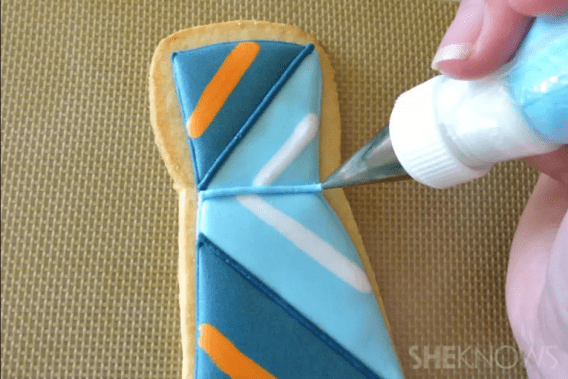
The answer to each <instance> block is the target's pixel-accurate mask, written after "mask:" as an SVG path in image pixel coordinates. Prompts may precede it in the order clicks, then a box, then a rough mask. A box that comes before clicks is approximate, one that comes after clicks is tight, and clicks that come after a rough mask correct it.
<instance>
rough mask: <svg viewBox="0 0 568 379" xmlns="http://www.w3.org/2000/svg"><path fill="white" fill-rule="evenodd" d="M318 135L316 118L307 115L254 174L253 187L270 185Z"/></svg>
mask: <svg viewBox="0 0 568 379" xmlns="http://www.w3.org/2000/svg"><path fill="white" fill-rule="evenodd" d="M317 134H318V116H317V115H316V114H314V113H309V114H308V115H307V116H306V117H304V119H303V120H302V121H300V123H299V124H298V125H296V129H294V132H293V133H292V135H291V136H290V138H288V140H287V141H286V142H285V143H284V144H283V145H282V147H281V148H280V149H279V150H278V151H277V152H276V154H274V155H273V156H272V158H270V160H269V161H268V162H267V163H266V164H265V165H264V167H262V169H260V171H259V172H258V174H256V176H255V178H254V180H253V185H254V186H266V185H269V184H270V183H272V182H273V181H274V180H275V179H276V178H277V177H278V176H280V174H282V173H283V172H284V170H286V168H287V167H288V166H290V164H291V163H292V162H293V161H294V159H296V158H297V157H298V155H300V153H301V152H302V151H304V149H305V148H306V146H307V145H308V143H310V141H311V140H313V139H314V138H315V137H316V136H317Z"/></svg>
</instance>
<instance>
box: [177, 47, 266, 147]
mask: <svg viewBox="0 0 568 379" xmlns="http://www.w3.org/2000/svg"><path fill="white" fill-rule="evenodd" d="M259 51H260V45H259V44H258V43H255V42H241V43H239V44H238V45H237V46H235V48H234V49H233V51H231V52H230V53H229V55H227V58H225V61H224V62H223V63H222V64H221V67H219V70H217V73H215V76H213V79H211V81H210V82H209V84H208V85H207V87H205V89H204V90H203V93H202V94H201V97H200V98H199V101H198V102H197V105H196V106H195V109H194V110H193V113H192V114H191V116H190V117H189V119H188V120H187V129H188V132H189V136H190V137H191V138H198V137H200V136H201V135H202V134H203V133H205V131H206V130H207V128H208V127H209V125H210V124H211V122H212V121H213V119H214V118H215V116H217V113H219V110H221V108H222V107H223V104H225V101H227V98H228V97H229V95H230V94H231V92H233V90H234V89H235V87H236V86H237V84H239V81H240V80H241V78H242V77H243V75H244V73H245V71H246V70H247V69H248V68H249V67H250V65H251V64H252V62H253V61H254V59H255V58H256V55H257V54H258V52H259Z"/></svg>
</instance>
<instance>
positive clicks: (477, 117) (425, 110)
mask: <svg viewBox="0 0 568 379" xmlns="http://www.w3.org/2000/svg"><path fill="white" fill-rule="evenodd" d="M566 143H568V13H564V14H561V15H558V16H550V17H539V18H537V19H536V20H535V22H534V23H533V25H532V27H531V29H530V31H529V32H528V34H527V36H526V38H525V40H524V41H523V43H522V45H521V47H520V48H519V50H518V52H517V54H516V55H515V57H514V58H513V59H512V61H511V62H510V63H508V64H507V65H506V66H505V67H503V68H502V69H500V70H499V71H498V72H496V73H493V74H491V75H490V76H487V77H485V78H482V79H478V80H469V81H467V80H456V79H451V78H449V77H446V76H444V75H439V76H436V77H434V78H432V79H430V80H428V81H426V82H424V83H422V84H420V85H418V86H416V87H414V88H412V89H410V90H409V91H407V92H405V93H403V94H402V95H401V96H400V97H399V98H398V99H397V100H396V102H395V105H394V108H393V111H392V113H391V117H390V122H389V126H387V127H386V128H384V129H383V130H382V131H381V132H380V133H379V134H378V135H377V136H375V137H374V138H373V139H372V140H371V141H370V142H368V143H367V144H366V145H365V146H363V147H362V148H361V149H360V150H359V151H357V152H356V153H355V154H354V155H353V157H351V158H350V159H349V160H347V162H346V163H345V164H343V165H342V166H341V167H340V168H339V169H338V170H337V171H335V172H334V173H333V174H331V176H329V177H328V178H327V179H326V180H324V181H323V182H322V188H324V189H326V188H335V187H343V186H348V185H354V184H363V183H371V182H382V181H392V180H400V179H407V178H413V179H415V180H417V181H418V182H420V183H422V184H425V185H427V186H430V187H434V188H447V187H451V186H454V185H457V184H460V183H464V182H467V181H469V180H472V179H476V178H480V177H482V176H484V175H485V174H487V173H488V172H489V170H490V169H491V166H492V165H493V164H495V163H497V162H503V161H508V160H511V159H516V158H522V157H527V156H531V155H537V154H544V153H547V152H550V151H554V150H556V149H558V148H559V147H561V146H562V145H563V144H566ZM564 148H565V149H566V154H568V148H566V146H565V147H564Z"/></svg>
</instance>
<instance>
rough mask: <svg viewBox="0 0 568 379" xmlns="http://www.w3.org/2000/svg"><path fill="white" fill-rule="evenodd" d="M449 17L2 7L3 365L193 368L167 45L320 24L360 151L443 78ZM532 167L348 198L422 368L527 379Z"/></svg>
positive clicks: (341, 11) (27, 369)
mask: <svg viewBox="0 0 568 379" xmlns="http://www.w3.org/2000/svg"><path fill="white" fill-rule="evenodd" d="M455 9H456V4H454V3H448V2H442V1H434V0H431V1H426V0H366V1H349V0H327V1H326V0H321V1H306V0H300V1H295V0H294V1H266V0H249V1H231V0H225V1H209V0H207V1H205V0H195V1H168V2H164V1H153V0H146V1H141V2H140V1H125V0H120V1H108V2H106V1H40V0H30V1H26V2H23V1H14V0H6V1H3V2H2V46H1V47H2V69H1V70H2V87H1V90H2V105H1V111H2V156H1V159H2V167H1V168H2V230H1V232H2V246H1V247H2V316H1V317H2V363H1V368H2V371H1V374H2V376H3V377H5V378H26V377H36V378H40V377H42V378H64V377H76V378H80V377H109V378H114V377H148V378H150V377H166V378H178V377H180V373H181V345H180V337H179V311H178V299H177V296H178V295H177V293H178V285H177V278H176V264H177V201H176V198H175V192H174V190H173V189H172V188H171V181H170V179H169V176H168V174H167V172H166V169H165V168H164V165H163V163H162V161H161V160H160V157H159V154H158V151H157V149H156V147H155V146H154V142H153V135H152V132H151V128H150V122H149V114H148V100H147V98H148V95H147V92H148V91H147V83H148V80H147V75H148V66H149V62H150V58H151V56H152V53H153V51H154V48H155V46H156V44H157V43H158V41H159V40H160V39H161V38H162V37H164V36H166V35H168V34H170V33H172V32H174V31H176V30H179V29H182V28H186V27H190V26H195V25H201V24H206V23H211V22H220V21H226V20H235V19H256V20H267V21H275V22H282V23H287V24H293V25H297V26H299V27H301V28H303V29H305V30H306V31H308V32H310V33H312V34H313V35H314V36H316V37H317V38H319V39H320V40H321V42H322V43H323V45H324V46H325V48H326V49H327V51H328V53H329V55H330V58H331V60H332V64H333V66H334V68H335V70H336V79H337V82H338V89H339V96H340V103H341V112H342V120H343V143H342V149H343V153H342V154H343V158H344V159H346V158H347V157H348V156H349V155H350V154H352V153H353V152H355V151H356V150H357V148H358V147H360V146H362V145H363V144H364V143H365V142H367V141H368V140H369V139H370V138H371V137H372V136H373V135H374V134H375V133H376V132H378V131H379V129H380V128H381V127H382V126H383V125H385V123H386V122H387V120H388V117H389V110H390V108H391V106H392V104H393V102H394V100H395V98H396V96H397V95H398V94H400V93H401V92H402V91H404V90H405V89H408V88H410V87H411V86H413V85H415V84H418V83H419V82H421V81H423V80H425V79H427V78H429V77H431V76H433V75H434V73H433V72H432V71H431V70H429V64H430V59H431V57H432V56H433V54H434V52H435V48H436V46H437V44H438V41H439V40H440V38H441V37H442V35H443V33H444V30H445V28H446V27H447V26H448V25H449V23H450V21H451V19H452V17H453V15H454V13H455ZM536 177H537V174H536V172H535V171H533V170H531V169H529V168H527V167H526V166H525V165H523V164H521V163H518V162H511V163H506V164H501V165H499V166H498V167H497V168H496V169H495V170H493V171H492V173H491V174H490V175H489V176H487V177H486V178H484V179H482V180H479V181H476V182H473V183H469V184H466V185H462V186H459V187H457V188H454V189H450V190H447V191H437V190H433V189H429V188H426V187H423V186H420V185H418V184H416V183H411V182H404V183H389V184H382V185H373V186H362V187H356V188H352V189H348V190H347V191H346V193H347V196H348V198H349V200H350V201H351V205H352V207H353V208H354V214H355V217H356V219H357V222H358V224H359V228H360V230H361V234H362V236H363V240H364V242H365V244H366V246H367V250H368V252H369V254H370V256H371V261H372V263H373V265H374V267H375V272H376V274H377V278H378V282H379V285H380V287H381V291H382V296H383V299H384V303H385V307H386V310H387V313H388V317H389V319H390V323H391V328H392V331H393V335H394V340H395V344H396V346H397V349H398V351H399V355H400V359H401V363H402V365H403V368H404V370H405V372H406V375H407V377H408V378H440V377H452V378H471V377H511V378H518V377H523V376H524V374H523V368H522V363H521V359H520V357H519V353H518V350H517V347H516V344H515V343H514V340H513V339H512V334H511V332H510V331H509V325H508V322H507V319H506V312H505V299H504V285H505V273H506V264H507V257H508V249H509V246H510V241H511V239H512V236H513V233H514V229H515V226H516V223H517V221H518V219H519V217H520V214H521V212H522V209H523V207H524V205H525V203H526V201H527V199H528V196H529V194H530V192H531V190H532V186H533V185H534V183H535V181H536ZM444 346H446V347H444ZM424 358H427V359H424Z"/></svg>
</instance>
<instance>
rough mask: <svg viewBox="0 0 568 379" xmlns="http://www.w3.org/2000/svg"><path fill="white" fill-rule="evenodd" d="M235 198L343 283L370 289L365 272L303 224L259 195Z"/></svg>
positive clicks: (358, 289) (359, 288)
mask: <svg viewBox="0 0 568 379" xmlns="http://www.w3.org/2000/svg"><path fill="white" fill-rule="evenodd" d="M237 201H238V202H239V203H240V204H241V205H243V206H244V207H245V208H247V209H248V210H249V211H251V212H252V213H253V214H254V215H255V216H256V217H258V218H259V219H261V220H262V221H264V222H266V223H267V224H268V225H270V226H271V227H272V228H273V229H274V230H276V231H277V232H278V233H280V234H281V235H283V236H284V237H286V238H287V239H288V240H289V241H290V242H292V243H293V244H294V245H295V246H296V247H298V248H299V249H300V250H302V251H303V252H304V253H306V254H307V255H308V256H309V257H311V258H312V259H313V260H315V261H316V262H318V263H319V264H320V265H322V266H323V267H325V268H326V269H328V270H329V271H331V273H333V274H334V275H335V276H337V277H338V278H340V279H341V280H343V281H344V282H345V283H347V284H349V285H350V286H351V287H353V288H355V289H356V290H357V291H359V292H361V293H370V292H371V291H372V288H371V283H369V279H367V275H366V274H365V271H363V270H362V269H361V268H360V267H359V266H357V265H356V264H355V263H354V262H352V261H351V260H350V259H349V258H347V257H346V256H345V255H343V254H342V253H341V252H339V251H337V250H336V249H335V248H334V247H333V246H331V245H330V244H329V243H328V242H326V241H324V240H323V239H322V238H321V237H319V236H318V235H317V234H315V233H314V232H312V231H311V230H309V229H308V228H306V227H305V226H304V225H302V224H300V223H299V222H298V221H296V220H294V219H293V218H291V217H290V216H288V215H287V214H285V213H283V212H281V211H280V210H278V209H276V208H274V207H273V206H272V205H270V204H268V203H267V202H266V201H264V200H263V199H262V198H261V197H260V196H255V195H246V196H237Z"/></svg>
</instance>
